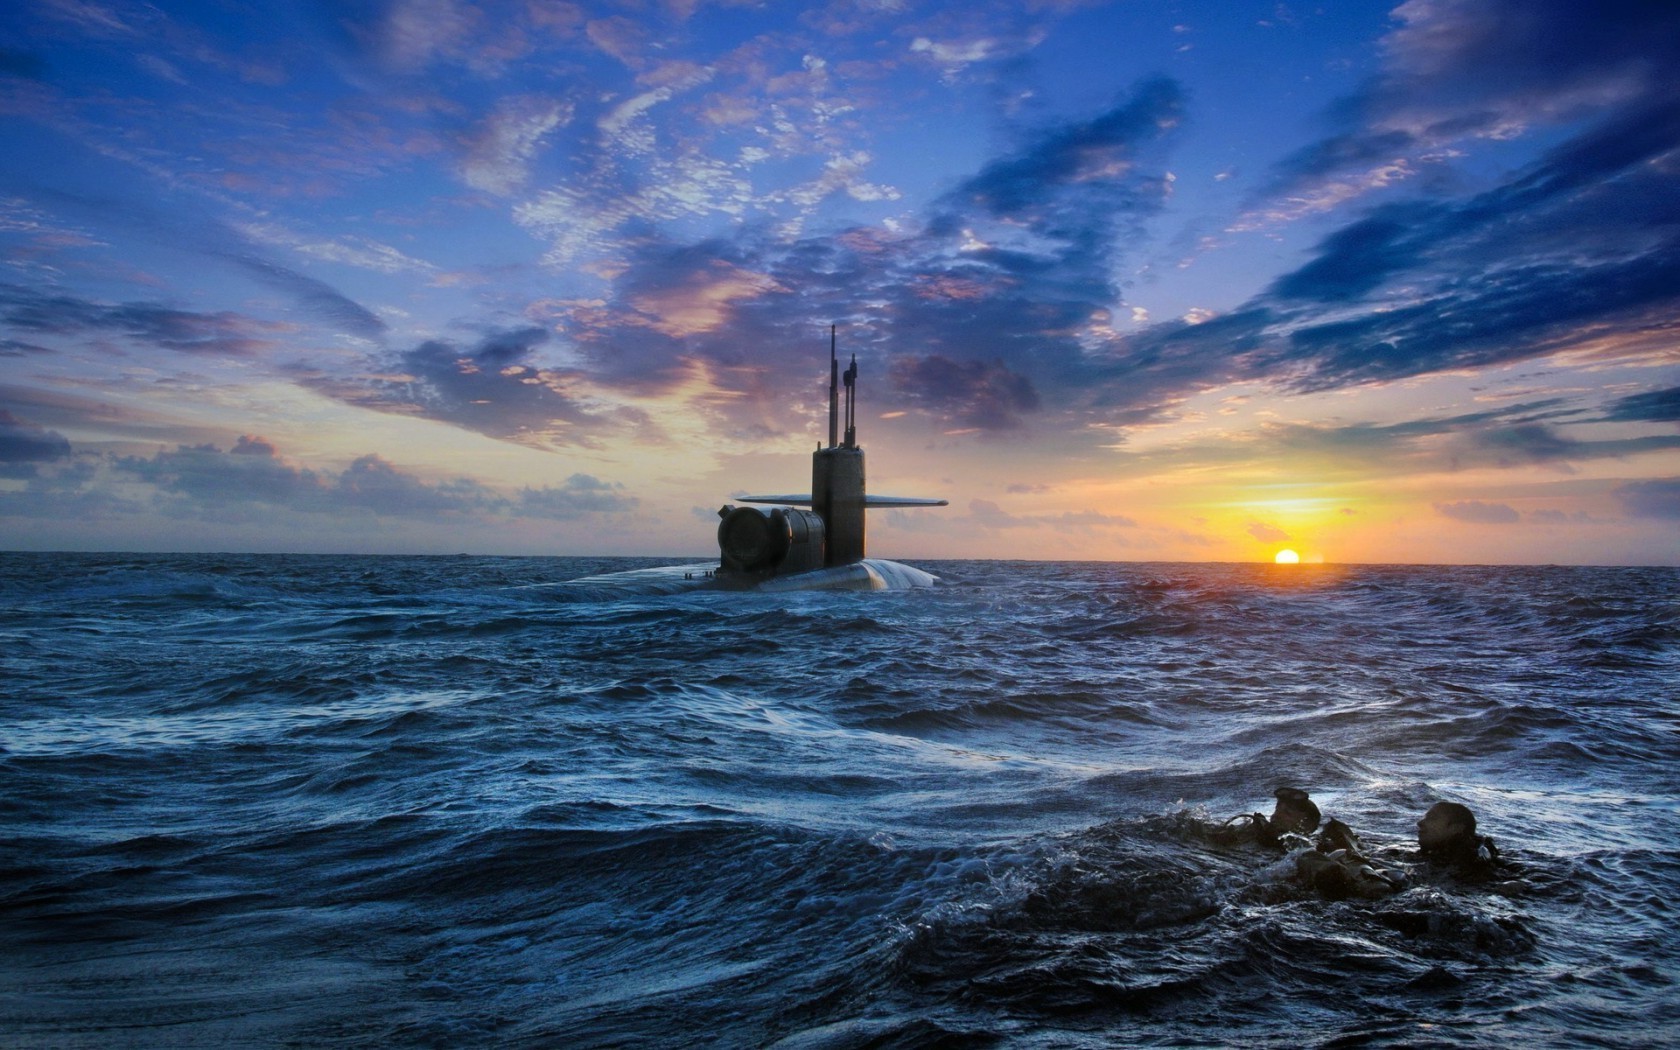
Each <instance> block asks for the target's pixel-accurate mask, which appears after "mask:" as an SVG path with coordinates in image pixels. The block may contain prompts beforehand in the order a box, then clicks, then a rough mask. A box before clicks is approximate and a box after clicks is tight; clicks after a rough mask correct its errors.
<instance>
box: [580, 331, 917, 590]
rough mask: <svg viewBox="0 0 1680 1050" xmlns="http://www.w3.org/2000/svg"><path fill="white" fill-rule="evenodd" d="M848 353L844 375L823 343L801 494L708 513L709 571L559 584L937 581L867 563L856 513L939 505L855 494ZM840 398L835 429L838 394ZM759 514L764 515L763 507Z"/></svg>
mask: <svg viewBox="0 0 1680 1050" xmlns="http://www.w3.org/2000/svg"><path fill="white" fill-rule="evenodd" d="M857 374H858V369H857V355H856V354H854V355H852V361H851V364H850V365H849V366H848V367H847V368H846V371H845V374H844V375H842V374H841V372H840V359H839V357H838V356H837V355H836V353H835V347H834V329H833V328H830V329H829V343H828V446H827V447H826V448H825V447H822V446H821V445H819V446H818V447H817V450H816V452H814V453H812V456H811V492H810V494H809V495H795V496H742V497H740V500H741V502H742V503H749V504H759V505H761V506H735V505H733V504H725V505H724V506H723V508H722V509H720V510H719V511H718V517H719V518H720V519H722V520H721V521H719V522H718V532H717V539H718V552H719V559H718V563H717V564H715V565H714V564H711V563H705V564H701V565H664V566H660V567H658V568H653V569H631V570H628V571H626V572H613V573H606V574H603V575H599V576H586V577H584V578H582V579H578V580H571V581H568V584H567V586H580V587H600V588H602V589H604V590H608V591H612V592H618V593H635V594H675V593H679V592H682V591H689V590H734V591H747V590H751V591H836V590H847V591H896V590H908V589H910V588H913V587H930V586H932V585H934V584H935V583H938V582H939V578H938V577H936V576H934V575H932V574H931V573H927V572H923V571H922V570H921V569H917V568H913V567H911V566H909V565H905V564H903V563H901V562H896V561H887V560H885V559H882V558H871V557H868V555H867V548H866V545H865V542H864V511H866V510H868V509H869V508H871V507H943V506H946V505H947V503H946V501H945V500H942V499H919V498H915V497H904V496H871V495H868V494H867V493H866V492H865V491H864V471H863V449H862V448H861V447H860V446H859V445H858V443H857V405H856V400H855V397H856V392H857ZM842 381H843V382H844V386H845V392H846V404H845V430H844V432H843V433H842V431H841V429H840V389H841V384H842ZM766 507H769V508H770V509H765V508H766Z"/></svg>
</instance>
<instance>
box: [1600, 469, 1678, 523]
mask: <svg viewBox="0 0 1680 1050" xmlns="http://www.w3.org/2000/svg"><path fill="white" fill-rule="evenodd" d="M1615 496H1616V499H1617V500H1619V501H1620V502H1621V504H1622V509H1623V510H1625V511H1627V513H1629V514H1631V515H1633V516H1634V517H1636V518H1656V519H1658V520H1662V521H1680V478H1653V479H1651V480H1649V481H1630V482H1628V483H1627V484H1625V485H1623V486H1621V487H1620V488H1618V489H1616V491H1615Z"/></svg>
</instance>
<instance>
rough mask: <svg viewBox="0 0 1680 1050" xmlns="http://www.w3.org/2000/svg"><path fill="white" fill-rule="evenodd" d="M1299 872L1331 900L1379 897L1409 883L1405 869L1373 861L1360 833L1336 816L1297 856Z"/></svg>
mask: <svg viewBox="0 0 1680 1050" xmlns="http://www.w3.org/2000/svg"><path fill="white" fill-rule="evenodd" d="M1295 873H1296V874H1297V875H1299V876H1300V877H1301V881H1303V882H1305V883H1306V884H1307V885H1308V886H1310V887H1312V888H1313V889H1315V890H1317V891H1318V892H1319V893H1321V894H1323V895H1324V896H1325V897H1327V898H1329V899H1330V900H1346V899H1348V898H1349V897H1360V898H1363V899H1365V900H1377V899H1380V898H1382V897H1386V896H1388V895H1389V894H1391V893H1395V892H1397V891H1399V890H1402V889H1405V887H1406V876H1405V875H1404V874H1403V873H1401V872H1398V871H1394V870H1391V869H1388V868H1380V867H1378V866H1377V865H1376V864H1374V863H1372V861H1371V859H1370V858H1369V857H1367V856H1366V855H1365V849H1364V844H1363V843H1361V842H1360V841H1359V836H1358V835H1356V834H1354V831H1353V829H1352V828H1350V827H1348V826H1347V825H1346V824H1344V823H1342V822H1341V821H1339V820H1336V819H1335V818H1331V819H1330V820H1329V821H1328V822H1327V823H1326V824H1325V825H1324V830H1323V831H1322V832H1320V833H1319V836H1318V842H1317V844H1316V845H1315V846H1314V848H1313V849H1310V850H1307V851H1305V852H1304V853H1302V854H1301V855H1300V856H1298V857H1296V858H1295Z"/></svg>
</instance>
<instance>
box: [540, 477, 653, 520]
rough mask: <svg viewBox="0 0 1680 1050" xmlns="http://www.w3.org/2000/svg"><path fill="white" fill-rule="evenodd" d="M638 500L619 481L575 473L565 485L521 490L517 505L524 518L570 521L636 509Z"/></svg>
mask: <svg viewBox="0 0 1680 1050" xmlns="http://www.w3.org/2000/svg"><path fill="white" fill-rule="evenodd" d="M639 502H640V501H639V500H637V499H636V497H634V496H631V495H629V494H628V493H626V492H625V490H624V486H623V485H621V484H619V483H618V482H607V481H602V480H601V479H600V478H597V477H593V476H592V475H589V474H573V475H572V476H571V477H569V478H567V479H566V481H565V484H563V485H559V486H544V487H543V488H540V489H531V488H526V489H521V490H519V496H518V501H517V503H516V504H515V508H516V510H517V513H518V514H519V515H520V516H521V517H529V518H552V519H554V520H557V521H571V520H575V519H577V518H583V517H588V516H591V515H595V514H622V513H625V512H628V511H631V510H634V509H635V508H636V506H637V504H638V503H639Z"/></svg>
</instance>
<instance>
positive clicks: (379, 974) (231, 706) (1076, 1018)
mask: <svg viewBox="0 0 1680 1050" xmlns="http://www.w3.org/2000/svg"><path fill="white" fill-rule="evenodd" d="M639 564H645V563H642V562H634V561H626V560H618V561H598V560H582V559H499V558H322V557H267V556H156V557H152V556H112V555H24V554H10V555H0V782H3V784H4V790H3V792H0V988H3V989H6V991H5V992H4V993H3V994H0V1043H4V1044H6V1045H15V1046H33V1045H46V1046H109V1045H131V1046H191V1045H203V1044H227V1043H242V1044H258V1045H261V1044H278V1043H292V1044H306V1045H329V1046H330V1045H344V1046H368V1045H384V1044H419V1045H447V1046H458V1045H484V1044H492V1043H497V1044H500V1043H515V1044H525V1045H557V1046H558V1045H564V1046H566V1047H606V1046H687V1045H719V1046H764V1045H773V1044H777V1043H781V1044H782V1045H784V1046H792V1047H864V1046H872V1047H875V1046H879V1047H919V1046H943V1047H963V1046H989V1045H999V1046H1022V1047H1039V1046H1044V1047H1051V1046H1054V1047H1082V1046H1130V1045H1139V1044H1175V1045H1207V1044H1221V1043H1241V1044H1245V1045H1275V1046H1280V1047H1281V1046H1290V1047H1293V1046H1299V1045H1361V1044H1366V1043H1374V1044H1379V1045H1381V1044H1385V1043H1387V1044H1416V1045H1448V1046H1451V1045H1485V1046H1509V1045H1527V1046H1532V1047H1538V1046H1576V1045H1582V1044H1590V1045H1604V1046H1651V1045H1659V1044H1662V1043H1665V1042H1667V1041H1668V1040H1670V1039H1671V1038H1672V1037H1673V1033H1674V1032H1675V1031H1676V1030H1680V1006H1677V1003H1680V994H1677V988H1676V983H1675V982H1676V978H1677V977H1680V940H1677V939H1676V937H1675V936H1674V935H1673V932H1672V931H1673V930H1674V928H1675V926H1676V923H1677V921H1680V908H1677V906H1676V904H1675V901H1676V899H1677V897H1680V848H1677V842H1680V811H1677V810H1680V806H1677V802H1676V797H1675V792H1676V785H1677V784H1680V684H1677V683H1680V571H1676V570H1673V569H1593V568H1587V569H1574V568H1413V567H1362V568H1334V567H1309V566H1294V567H1272V566H1241V565H1095V564H1052V565H1042V564H1041V565H1029V564H1007V563H995V562H962V563H944V564H939V563H927V564H926V565H925V567H927V568H929V569H931V570H933V571H935V572H938V573H940V574H941V575H942V576H944V577H945V578H946V579H947V580H948V581H949V582H948V585H947V586H943V587H940V588H937V589H934V590H931V591H922V592H912V593H892V594H792V595H723V594H692V595H686V596H678V597H663V598H633V599H622V598H620V599H617V600H609V601H601V600H589V599H587V598H583V597H580V596H579V595H577V594H576V593H574V592H569V591H568V590H567V589H566V588H565V587H561V586H555V585H556V584H558V583H559V582H560V581H564V580H567V579H570V578H574V577H578V576H582V575H585V574H587V573H591V572H598V571H602V570H603V569H614V568H628V567H633V566H635V565H639ZM1285 783H1293V784H1298V785H1300V786H1302V787H1305V788H1308V789H1309V790H1310V791H1311V792H1312V793H1313V796H1314V798H1315V799H1316V800H1317V801H1318V802H1319V804H1320V805H1321V806H1322V807H1323V809H1324V810H1325V813H1326V815H1327V816H1330V815H1333V816H1337V817H1340V818H1341V819H1343V820H1345V821H1347V822H1348V823H1350V824H1352V825H1353V826H1354V827H1355V828H1356V829H1358V830H1359V832H1360V833H1361V834H1362V835H1363V836H1364V837H1365V839H1366V842H1367V844H1368V845H1373V846H1375V847H1376V848H1377V852H1378V853H1379V854H1380V855H1381V856H1382V857H1383V858H1385V859H1386V860H1388V861H1389V862H1391V863H1395V864H1401V865H1406V864H1410V863H1411V862H1412V860H1413V858H1412V856H1411V854H1410V846H1411V844H1412V835H1413V824H1414V822H1415V821H1416V819H1417V817H1418V816H1419V815H1420V814H1421V813H1422V812H1423V810H1424V809H1426V808H1427V807H1428V806H1429V805H1430V804H1431V803H1432V802H1434V801H1436V800H1439V799H1453V800H1457V801H1462V802H1465V803H1468V804H1469V805H1470V806H1471V807H1472V808H1473V809H1474V810H1475V811H1476V812H1477V814H1478V816H1479V817H1480V818H1481V823H1482V830H1484V831H1486V832H1488V833H1490V834H1491V835H1493V837H1494V838H1495V839H1496V841H1497V842H1498V843H1499V844H1500V847H1501V848H1502V850H1503V851H1504V855H1505V857H1506V858H1507V860H1508V861H1509V866H1508V868H1507V869H1506V870H1505V872H1503V874H1502V876H1501V878H1500V879H1498V880H1496V881H1475V880H1457V879H1453V878H1450V877H1446V876H1444V875H1441V874H1439V873H1429V872H1423V871H1421V870H1420V874H1419V877H1418V878H1417V879H1416V881H1415V884H1414V885H1413V887H1412V888H1411V889H1408V890H1407V891H1405V892H1404V893H1402V894H1400V895H1398V896H1395V897H1392V898H1390V899H1388V900H1384V901H1378V902H1369V901H1339V902H1332V901H1325V900H1322V899H1319V898H1317V897H1316V896H1314V895H1312V894H1311V893H1310V892H1307V891H1306V890H1304V889H1303V888H1302V887H1300V886H1298V885H1297V884H1296V883H1295V881H1294V880H1293V879H1292V878H1291V877H1290V873H1291V871H1292V870H1293V869H1292V865H1291V863H1290V860H1289V858H1288V856H1287V855H1285V854H1283V853H1278V852H1271V851H1267V850H1266V849H1263V848H1262V847H1260V846H1258V845H1255V844H1244V843H1240V842H1238V843H1232V842H1228V841H1225V840H1224V839H1222V838H1221V836H1220V834H1219V828H1220V825H1221V822H1222V821H1223V820H1224V819H1225V818H1226V817H1228V816H1231V815H1234V814H1240V813H1246V812H1250V811H1253V810H1256V809H1267V810H1269V808H1270V796H1271V792H1272V790H1273V788H1275V787H1276V786H1278V785H1280V784H1285Z"/></svg>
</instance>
